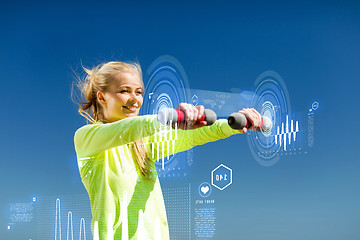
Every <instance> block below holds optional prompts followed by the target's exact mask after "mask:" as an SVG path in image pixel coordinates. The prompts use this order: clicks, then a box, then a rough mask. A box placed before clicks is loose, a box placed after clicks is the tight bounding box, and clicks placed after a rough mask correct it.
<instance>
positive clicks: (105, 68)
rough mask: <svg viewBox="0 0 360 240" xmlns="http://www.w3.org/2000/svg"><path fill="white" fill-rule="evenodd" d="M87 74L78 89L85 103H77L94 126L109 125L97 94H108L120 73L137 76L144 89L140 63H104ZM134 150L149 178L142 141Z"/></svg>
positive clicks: (81, 112) (89, 70)
mask: <svg viewBox="0 0 360 240" xmlns="http://www.w3.org/2000/svg"><path fill="white" fill-rule="evenodd" d="M83 69H84V71H85V72H86V76H85V78H83V79H81V78H79V77H77V84H76V85H77V87H78V89H79V90H80V92H81V94H82V95H83V99H84V98H85V99H84V101H75V102H76V103H77V104H78V106H79V109H78V112H79V113H80V115H81V116H83V117H85V118H86V120H87V121H88V123H91V124H94V123H97V122H99V121H101V122H104V123H107V122H108V121H107V120H106V119H105V118H104V114H103V109H102V106H101V104H100V103H99V101H98V99H97V92H98V91H101V92H106V91H107V90H108V88H109V86H110V84H111V83H112V82H113V81H114V79H115V78H116V76H117V74H119V73H120V72H126V73H133V74H137V75H138V76H139V79H140V83H141V85H142V87H143V88H144V83H143V81H142V71H141V67H140V64H139V63H136V62H127V63H125V62H107V63H102V64H100V65H98V66H96V67H94V68H92V69H87V68H85V67H83ZM133 148H134V151H135V154H136V163H137V165H138V167H139V170H140V172H141V173H142V175H143V176H145V177H147V178H148V177H149V176H150V175H149V172H148V165H149V161H150V160H149V157H148V154H147V151H146V148H145V145H144V142H143V140H142V139H139V140H135V141H134V144H133Z"/></svg>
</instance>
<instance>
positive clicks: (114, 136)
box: [74, 115, 160, 158]
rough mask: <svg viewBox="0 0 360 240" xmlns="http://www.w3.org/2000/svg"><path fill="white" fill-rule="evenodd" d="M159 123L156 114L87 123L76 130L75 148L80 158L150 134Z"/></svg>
mask: <svg viewBox="0 0 360 240" xmlns="http://www.w3.org/2000/svg"><path fill="white" fill-rule="evenodd" d="M159 125H160V124H159V122H158V121H157V116H156V115H145V116H137V117H129V118H125V119H123V120H119V121H116V122H113V123H107V124H103V123H96V124H89V125H85V126H83V127H81V128H80V129H78V130H77V131H76V132H75V136H74V143H75V150H76V153H77V155H78V157H79V158H81V157H89V156H93V155H96V154H98V153H100V152H102V151H105V150H106V149H110V148H113V147H116V146H120V145H123V144H127V143H130V142H133V141H135V140H137V139H141V138H144V137H147V136H150V135H152V134H154V133H155V130H156V129H158V128H159Z"/></svg>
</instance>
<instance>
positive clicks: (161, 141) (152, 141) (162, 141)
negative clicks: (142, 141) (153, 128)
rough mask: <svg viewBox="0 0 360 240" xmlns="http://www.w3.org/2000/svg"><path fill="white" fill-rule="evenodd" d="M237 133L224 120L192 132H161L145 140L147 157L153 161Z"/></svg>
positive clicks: (170, 130)
mask: <svg viewBox="0 0 360 240" xmlns="http://www.w3.org/2000/svg"><path fill="white" fill-rule="evenodd" d="M238 133H240V132H239V131H238V130H234V129H232V128H231V127H230V126H229V124H228V123H227V120H226V119H220V120H217V121H216V122H215V123H214V124H213V125H211V126H204V127H201V128H196V129H192V130H181V129H177V130H175V129H168V130H167V131H166V130H163V131H161V132H158V133H156V134H154V135H152V136H149V137H148V138H147V141H146V142H147V143H148V144H147V148H148V153H149V154H148V155H149V157H150V158H151V159H153V160H154V161H155V160H158V159H161V158H163V157H166V156H168V155H172V154H174V153H177V152H182V151H186V150H188V149H190V148H193V147H195V146H198V145H203V144H205V143H208V142H214V141H217V140H219V139H224V138H227V137H230V136H231V135H234V134H238Z"/></svg>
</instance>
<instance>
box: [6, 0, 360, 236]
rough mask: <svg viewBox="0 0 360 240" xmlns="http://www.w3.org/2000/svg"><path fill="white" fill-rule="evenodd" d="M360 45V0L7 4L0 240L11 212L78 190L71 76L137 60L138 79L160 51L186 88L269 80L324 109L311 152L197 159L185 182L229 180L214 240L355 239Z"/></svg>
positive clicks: (224, 146) (298, 103)
mask: <svg viewBox="0 0 360 240" xmlns="http://www.w3.org/2000/svg"><path fill="white" fill-rule="evenodd" d="M359 43H360V4H359V3H358V2H357V1H301V2H296V3H292V2H290V1H283V2H269V1H237V2H235V1H221V2H220V1H196V3H193V2H190V1H179V2H174V3H173V2H168V1H154V2H151V3H150V2H148V1H132V2H129V1H127V2H122V1H113V2H111V1H103V2H100V1H86V2H85V1H84V2H76V3H74V2H64V1H62V2H58V3H55V2H54V3H50V2H26V3H22V2H14V3H13V2H11V3H10V2H9V1H2V2H1V3H0V73H1V74H0V79H1V83H2V84H1V85H2V91H1V99H2V104H1V106H0V112H1V118H0V123H1V124H0V135H1V138H0V146H1V167H0V192H1V198H0V210H1V212H0V214H1V215H0V233H1V232H3V231H5V230H6V226H7V225H6V224H7V222H8V219H7V217H8V206H9V203H10V202H15V201H28V199H30V198H31V197H32V196H33V195H34V194H36V195H37V196H42V195H44V196H45V195H46V196H49V195H58V194H68V195H71V194H79V193H80V194H82V193H86V192H85V189H84V188H83V186H82V183H81V181H80V177H79V174H78V170H77V166H76V162H75V159H74V157H75V152H74V147H73V134H74V132H75V130H76V129H77V128H79V127H80V126H82V125H83V124H84V123H85V122H84V120H83V119H82V118H81V117H80V116H79V115H78V114H77V110H76V105H74V104H73V103H72V101H71V98H70V89H71V85H72V82H73V81H74V74H73V72H72V69H74V70H75V72H76V73H78V74H82V71H81V62H82V63H83V65H84V66H87V67H91V66H94V65H97V64H99V63H101V62H104V61H109V60H125V61H127V60H136V59H137V60H138V61H139V62H140V64H141V65H142V67H143V70H144V72H145V70H146V69H147V68H148V67H149V65H150V64H151V63H152V62H153V61H154V60H155V59H156V58H157V57H159V56H161V55H165V54H167V55H171V56H173V57H175V58H176V59H178V60H179V61H180V63H181V64H182V66H183V67H184V69H185V71H186V74H187V76H188V79H189V82H190V87H191V88H194V89H204V90H216V91H223V92H228V91H229V90H230V88H240V89H246V90H254V80H255V79H256V77H257V76H258V75H259V74H261V73H262V72H264V71H266V70H274V71H276V72H277V73H279V74H280V75H281V76H282V78H283V79H284V81H285V83H286V85H287V88H288V91H289V94H290V98H291V105H292V111H293V112H302V111H306V110H307V109H308V108H309V106H311V103H312V102H313V101H314V100H317V101H318V102H319V103H320V108H319V109H318V110H317V116H316V119H315V145H314V147H313V148H312V149H311V151H310V152H309V154H308V155H306V156H304V155H302V156H296V157H294V156H293V157H286V158H282V159H281V160H280V161H279V162H278V163H277V164H276V165H274V166H272V167H270V168H264V167H262V166H260V165H259V164H258V163H257V162H256V161H255V160H254V159H253V158H252V156H251V154H250V150H249V149H248V148H249V147H248V145H247V141H246V138H245V136H235V137H232V138H229V139H226V140H223V141H219V142H216V143H211V144H208V145H205V146H200V147H197V148H196V149H195V151H194V159H195V160H196V164H195V166H194V169H193V170H192V171H193V172H195V173H196V174H194V184H199V183H201V180H202V179H205V180H207V181H209V179H206V178H207V177H208V175H207V173H208V172H209V171H211V170H212V169H213V168H214V167H215V166H217V164H218V163H219V162H222V163H225V164H227V165H229V166H231V167H232V169H233V171H234V183H233V184H232V186H231V187H229V188H228V189H226V191H222V192H219V191H218V192H215V193H214V198H216V202H217V204H216V208H217V212H216V215H217V222H216V224H217V226H216V236H217V237H218V238H217V239H246V240H250V239H270V240H271V239H316V240H318V239H327V240H329V239H347V240H352V239H354V240H355V239H359V237H360V230H359V229H360V228H359V224H360V194H359V192H360V175H359V170H360V161H359V159H360V158H359V154H358V153H357V150H358V144H359V140H357V139H358V138H357V134H358V133H359V127H358V126H357V125H358V124H357V122H358V119H359V118H360V113H359V106H358V104H359V102H360V101H359V100H360V99H359V87H360V44H359ZM144 77H145V82H146V75H145V76H144ZM240 146H241V147H240ZM195 176H197V177H195ZM198 181H200V182H198Z"/></svg>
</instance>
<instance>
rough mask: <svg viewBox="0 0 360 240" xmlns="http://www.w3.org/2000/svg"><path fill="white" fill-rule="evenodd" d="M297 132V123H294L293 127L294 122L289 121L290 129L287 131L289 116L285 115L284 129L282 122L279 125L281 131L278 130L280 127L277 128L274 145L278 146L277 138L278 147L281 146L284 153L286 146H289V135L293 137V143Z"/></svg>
mask: <svg viewBox="0 0 360 240" xmlns="http://www.w3.org/2000/svg"><path fill="white" fill-rule="evenodd" d="M298 132H299V121H296V122H295V126H294V120H291V122H290V129H289V116H288V115H286V122H285V127H284V123H283V122H282V123H281V130H280V126H277V133H276V135H275V144H278V138H279V144H280V147H281V146H282V145H283V146H284V151H286V150H287V145H290V144H291V135H293V141H294V142H295V141H296V133H298ZM287 139H288V141H287Z"/></svg>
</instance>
